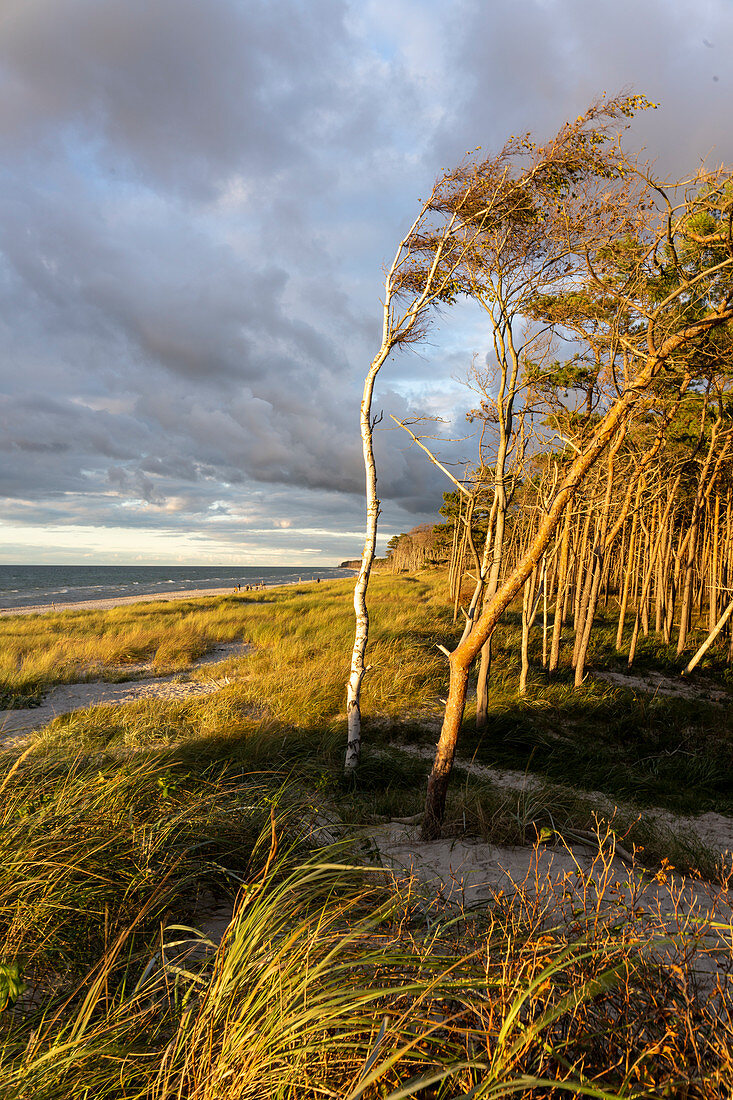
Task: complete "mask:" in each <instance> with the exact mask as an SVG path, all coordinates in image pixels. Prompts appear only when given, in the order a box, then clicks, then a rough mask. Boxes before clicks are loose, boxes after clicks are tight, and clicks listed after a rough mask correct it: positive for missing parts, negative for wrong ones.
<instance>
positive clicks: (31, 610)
mask: <svg viewBox="0 0 733 1100" xmlns="http://www.w3.org/2000/svg"><path fill="white" fill-rule="evenodd" d="M290 583H291V584H315V583H316V582H315V581H291V582H290ZM325 583H327V582H326V581H321V584H325ZM285 587H287V585H285V584H270V585H263V586H262V588H260V589H253V591H260V592H261V591H264V589H266V588H285ZM248 594H249V593H247V592H246V591H245V589H244V588H242V589H241V590H240V591H239V592H238V591H237V590H236V589H235V588H191V589H186V591H185V592H150V593H148V594H142V593H141V594H140V595H137V594H136V595H134V596H108V597H106V598H102V599H98V600H76V601H72V602H70V603H41V604H32V605H31V606H29V607H0V615H2V617H3V618H4V619H9V618H12V617H13V616H14V615H57V614H60V613H61V612H64V611H110V610H111V609H112V608H113V607H125V606H127V605H128V604H135V603H169V602H170V601H171V600H199V599H205V598H206V597H207V596H244V595H248Z"/></svg>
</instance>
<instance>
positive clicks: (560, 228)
mask: <svg viewBox="0 0 733 1100" xmlns="http://www.w3.org/2000/svg"><path fill="white" fill-rule="evenodd" d="M646 106H649V104H648V102H647V101H646V100H645V99H644V97H642V96H618V97H615V98H613V99H607V100H602V101H599V102H597V103H595V104H593V105H592V106H591V107H590V108H589V109H588V110H587V111H586V112H585V113H584V114H582V115H580V116H579V117H578V118H577V119H576V120H575V121H573V122H568V123H566V124H565V125H564V126H563V127H562V128H561V129H560V130H559V132H558V133H557V134H556V136H555V137H554V138H552V139H551V140H550V141H549V142H547V143H545V144H543V145H538V144H535V143H534V142H532V141H531V140H530V139H529V137H528V136H524V137H519V138H517V137H512V138H510V139H509V141H508V142H507V143H506V145H505V146H504V147H503V149H502V150H501V151H500V152H499V153H498V154H497V155H495V156H491V157H487V158H481V157H469V158H468V159H467V160H465V161H464V162H462V163H461V164H460V165H459V166H458V167H457V168H455V169H454V170H452V171H450V172H446V173H445V174H444V175H443V176H441V177H440V179H438V181H437V182H436V183H435V185H434V187H433V189H432V191H431V193H430V195H429V197H428V199H427V201H426V202H424V203H423V205H422V207H421V209H420V211H419V213H418V215H417V217H416V218H415V221H414V222H413V224H412V226H411V227H410V229H409V230H408V232H407V233H406V235H405V236H404V237H403V239H402V240H401V241H400V243H399V245H398V247H397V250H396V252H395V255H394V258H393V260H392V264H391V266H390V267H389V269H388V271H387V273H386V276H385V281H384V298H383V314H382V339H381V343H380V346H379V349H378V351H377V353H376V355H375V356H374V358H373V360H372V362H371V365H370V368H369V371H368V372H367V375H366V378H365V382H364V392H363V397H362V402H361V415H360V426H361V439H362V448H363V455H364V467H365V475H366V535H365V542H364V550H363V553H362V561H361V568H360V570H359V575H358V577H357V581H356V585H355V588H354V611H355V618H356V629H355V637H354V646H353V650H352V658H351V668H350V674H349V679H348V683H347V726H348V741H347V750H346V763H345V771H346V774H347V775H351V774H353V772H354V771H355V769H356V767H357V765H358V762H359V756H360V749H361V708H360V699H361V687H362V682H363V678H364V674H365V672H366V671H367V666H366V664H365V656H366V649H367V641H368V634H369V615H368V610H367V602H366V597H367V588H368V584H369V576H370V572H371V567H372V564H373V561H374V555H375V550H376V538H377V524H378V518H379V511H380V502H379V499H378V497H377V474H376V465H375V460H374V450H373V430H374V420H373V417H372V397H373V392H374V384H375V381H376V378H377V375H378V373H379V371H380V370H381V368H382V366H383V365H384V363H385V362H386V360H387V359H388V357H389V356H390V354H391V353H392V351H394V350H395V348H398V347H400V346H402V345H404V344H406V343H409V342H414V341H416V340H418V339H420V338H421V336H422V335H423V334H424V332H425V328H426V326H427V324H428V322H429V319H430V315H431V312H432V311H433V310H434V308H435V307H436V306H437V305H439V304H446V303H451V302H452V301H454V300H455V298H456V297H457V296H459V295H465V296H468V297H470V298H475V299H476V300H478V301H480V302H481V303H482V304H483V305H484V306H485V307H486V308H487V310H488V312H489V314H490V315H491V316H492V323H493V324H494V333H495V342H496V343H497V347H501V348H503V352H502V354H504V356H505V366H506V370H507V372H508V373H507V385H506V386H505V393H504V396H503V399H502V415H503V417H504V424H505V428H506V431H507V432H511V424H512V418H513V404H514V400H515V397H516V388H517V387H518V386H519V374H518V372H519V369H520V362H521V349H520V348H518V345H517V343H516V341H514V339H513V336H514V332H515V326H516V324H517V323H518V322H519V321H520V319H521V317H522V315H523V314H522V310H523V309H524V306H525V305H526V302H527V297H528V294H529V293H530V291H531V293H532V294H533V295H537V294H540V293H543V292H544V293H547V292H549V291H550V290H551V289H552V288H553V287H556V284H557V282H558V280H564V282H568V280H569V279H571V277H572V276H573V275H574V274H576V275H577V272H576V266H577V263H578V257H581V258H582V256H583V249H584V248H587V249H589V250H590V251H591V252H592V253H593V254H594V255H595V254H597V252H598V248H599V245H600V243H601V241H602V240H603V239H604V238H603V235H602V234H601V237H600V239H599V240H596V236H597V234H598V233H599V232H600V231H601V229H602V227H603V228H604V229H605V239H608V235H609V233H610V232H612V233H613V235H614V237H618V236H620V235H622V234H630V233H633V232H635V229H636V219H637V218H638V215H639V203H638V201H637V199H636V191H637V190H638V185H639V177H638V176H637V175H634V174H633V173H632V172H631V170H630V164H629V161H628V158H624V157H622V156H621V155H620V153H619V149H618V147H617V141H616V137H617V129H618V124H619V121H620V120H623V119H624V118H628V117H629V116H630V115H632V114H633V113H634V111H636V110H638V109H640V108H644V107H646ZM611 227H613V228H612V230H611ZM579 242H581V243H579ZM492 257H493V260H494V261H496V262H498V263H500V264H501V266H502V268H503V269H504V270H506V271H507V272H509V277H508V279H504V278H503V275H502V279H500V280H499V282H498V284H497V279H496V275H497V270H496V268H495V267H494V266H492ZM497 258H498V259H497ZM511 272H513V275H512V274H511ZM497 285H498V287H499V289H498V292H497ZM517 286H518V287H519V290H517ZM497 293H498V297H497ZM505 434H506V433H505ZM507 438H508V437H507ZM501 477H502V475H501V473H500V474H499V476H498V479H497V482H496V486H495V492H496V494H497V498H498V502H499V504H500V505H502V506H503V505H504V504H505V494H504V491H503V483H502V482H501ZM548 537H549V536H548ZM495 564H496V565H497V568H498V562H495V561H494V560H493V559H491V560H489V559H488V558H486V557H485V567H484V569H482V574H481V576H482V588H483V580H484V579H486V580H489V579H490V577H491V566H494V565H495ZM484 572H486V577H485V578H484ZM480 595H483V593H481V594H480ZM497 597H498V593H492V596H491V599H490V601H489V605H490V606H491V605H493V603H494V602H495V601H496V599H497ZM479 602H480V601H476V603H477V605H478V603H479ZM484 621H485V619H484V616H482V618H481V622H484ZM470 625H471V628H472V629H471V631H470V634H467V633H466V631H464V638H463V640H462V642H461V644H460V645H459V647H458V650H456V652H460V653H463V648H462V647H463V646H464V645H466V644H468V643H469V641H470V639H471V638H473V642H475V639H476V637H477V635H475V633H474V630H473V626H474V624H473V623H471V624H470ZM491 629H493V626H492V627H491ZM490 633H491V630H489V631H488V632H486V633H484V636H483V640H482V642H481V645H483V644H484V642H485V641H486V640H487V638H488V637H489V635H490ZM473 642H471V645H473ZM479 648H481V646H479ZM474 655H475V654H474ZM472 659H473V656H472V657H471V660H472ZM453 667H454V661H453V658H451V669H453ZM451 682H453V677H452V681H451ZM454 696H455V692H454V693H453V694H452V696H451V700H449V710H450V713H451V714H453V713H455V712H456V703H455V697H454ZM463 698H464V701H465V684H464V695H463ZM460 713H461V715H462V713H463V704H462V703H461V705H460ZM459 724H460V720H459ZM447 759H448V758H447V757H445V754H444V756H443V757H441V760H443V764H441V766H440V767H439V768H438V772H436V771H435V769H434V775H435V776H438V778H437V779H436V781H435V782H433V778H431V784H432V786H431V791H432V792H437V791H438V790H439V789H442V779H440V778H439V776H443V775H445V776H447V772H449V771H450V763H448V766H447V772H446V768H445V762H446V761H447ZM450 761H451V762H452V750H451V753H450ZM437 765H438V761H437V759H436V767H437ZM436 782H437V787H436ZM445 782H446V783H447V778H446V779H445ZM431 798H432V802H430V799H429V804H430V805H432V806H433V810H431V811H430V812H429V815H428V816H429V818H430V819H431V820H436V821H437V820H438V818H439V817H441V816H442V810H441V811H440V812H439V813H437V815H436V812H435V808H436V807H437V806H438V802H440V796H438V802H436V801H435V798H433V795H431ZM443 799H444V794H443Z"/></svg>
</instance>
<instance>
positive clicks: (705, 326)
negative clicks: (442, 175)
mask: <svg viewBox="0 0 733 1100" xmlns="http://www.w3.org/2000/svg"><path fill="white" fill-rule="evenodd" d="M598 146H600V154H599V153H598ZM595 149H596V155H600V156H601V157H602V156H603V154H604V149H607V146H605V145H604V135H602V134H601V135H600V137H599V139H598V140H597V145H596V147H595ZM616 157H617V158H618V159H617V165H618V176H615V175H614V173H613V171H611V173H610V174H609V177H608V201H609V203H610V204H611V205H613V203H614V201H615V200H614V190H615V188H614V186H613V185H614V184H615V183H616V182H617V180H618V181H619V182H622V183H623V186H622V187H619V196H618V198H617V200H616V201H618V206H619V210H620V209H621V199H623V201H624V202H627V203H628V202H630V201H632V202H633V204H634V206H633V209H630V210H628V211H627V213H626V215H625V220H626V229H625V230H624V232H622V233H620V232H618V228H619V225H620V224H621V222H620V221H619V219H618V217H617V216H613V217H609V218H608V220H606V221H604V222H598V221H597V222H596V224H595V225H594V226H593V227H592V229H593V233H592V236H591V237H589V236H588V235H587V234H586V233H585V225H584V223H583V221H582V220H580V219H578V218H576V217H575V214H574V212H575V210H576V206H575V204H576V201H577V197H578V188H577V186H576V184H575V181H573V184H571V185H570V186H568V187H567V189H566V191H565V193H564V195H563V196H561V198H562V203H564V202H567V209H568V214H567V219H566V226H567V230H566V231H567V236H568V247H569V251H571V252H572V254H573V255H574V256H576V257H578V258H579V259H580V261H581V263H580V266H579V267H578V268H576V269H571V270H570V271H569V272H568V277H567V280H566V286H565V287H564V288H563V290H562V293H560V294H557V295H554V296H552V295H551V296H548V297H547V298H546V299H545V300H538V301H537V302H536V303H535V311H536V314H537V315H538V316H542V317H543V318H544V320H545V321H546V323H547V324H548V325H551V326H553V327H555V328H561V329H563V330H564V331H565V332H566V333H572V335H573V336H574V338H575V339H576V340H579V341H581V342H582V343H583V344H584V345H585V346H586V347H587V348H588V347H590V348H596V349H599V351H600V361H601V363H602V364H603V365H604V366H605V369H606V372H607V375H608V376H609V378H610V382H611V388H610V389H609V393H608V398H607V401H606V403H605V405H604V407H603V408H602V409H601V410H600V411H599V412H598V414H597V415H596V417H595V419H594V421H593V423H592V425H591V426H590V428H589V430H588V433H587V435H586V437H585V439H584V440H583V441H582V443H581V444H580V445H578V446H577V447H576V455H575V458H574V459H573V461H572V462H571V463H570V464H569V466H568V467H567V468H566V471H565V473H564V476H563V477H562V478H561V479H560V480H559V481H558V484H557V486H556V487H555V488H554V490H553V492H552V493H551V494H550V496H549V498H548V499H547V501H546V504H545V510H544V514H543V516H542V518H541V520H540V521H539V523H538V525H537V527H536V530H535V531H534V534H533V535H532V537H530V538H529V541H528V543H527V544H526V546H525V548H524V550H523V552H522V553H521V554H519V556H518V557H517V559H516V561H515V562H514V564H513V565H512V567H511V569H510V570H509V572H508V574H507V575H506V576H505V577H504V580H503V582H502V583H501V585H500V587H499V588H498V590H497V592H496V594H495V595H494V596H493V598H491V599H489V600H488V601H486V602H485V604H484V608H483V611H482V613H481V615H480V617H479V618H478V620H477V622H476V623H475V625H474V628H473V630H472V631H471V632H470V633H469V634H468V636H465V634H464V637H463V639H462V640H461V641H460V643H459V644H458V646H457V647H456V648H455V649H454V650H453V652H452V653H451V654H450V655H449V665H450V686H449V693H448V700H447V704H446V709H445V715H444V720H443V726H442V730H441V735H440V739H439V742H438V747H437V751H436V756H435V761H434V763H433V769H432V772H431V775H430V779H429V781H428V793H427V800H426V807H425V816H424V820H423V835H424V836H425V837H427V838H430V837H434V836H436V835H439V833H440V828H441V823H442V820H443V816H444V812H445V797H446V792H447V787H448V780H449V776H450V772H451V768H452V764H453V757H454V753H455V747H456V743H457V739H458V735H459V731H460V727H461V722H462V719H463V711H464V707H465V702H466V690H467V685H468V674H469V669H470V666H471V664H472V662H473V661H474V659H475V658H476V656H477V654H478V653H479V652H480V650H481V647H482V646H483V645H484V643H485V642H486V640H487V639H488V638H489V637H490V635H491V633H492V631H493V630H494V629H495V628H496V625H497V624H498V622H499V620H500V618H501V616H502V615H503V613H504V611H505V610H506V608H507V607H508V606H509V604H510V603H511V601H512V600H513V599H514V598H515V596H517V595H518V593H519V592H520V591H521V590H522V588H523V587H524V585H525V583H526V582H527V581H528V579H529V578H530V576H531V575H532V573H533V572H534V571H535V569H536V568H537V566H538V563H539V562H540V561H541V559H542V557H543V555H544V554H545V552H546V550H547V547H548V545H549V543H550V540H551V539H552V537H553V535H554V533H555V531H556V530H557V528H558V526H559V525H560V523H561V521H562V520H563V519H564V517H565V516H566V511H567V508H568V506H569V505H570V504H571V502H572V501H573V499H574V497H575V495H576V494H577V492H578V489H579V488H580V487H581V485H583V483H584V481H585V479H586V477H587V475H588V473H589V471H590V470H591V469H592V467H593V466H594V464H595V463H596V462H597V460H598V459H599V458H600V456H601V455H602V454H603V452H604V451H605V449H606V448H607V447H608V446H609V445H611V447H612V454H613V452H614V451H615V449H616V445H617V444H618V442H619V437H620V436H621V435H622V434H623V433H624V432H625V431H626V429H627V425H628V423H629V419H630V417H631V415H632V413H634V412H635V410H637V409H639V408H640V407H642V408H644V409H645V412H646V413H647V414H648V413H649V410H650V409H653V407H654V406H655V402H656V401H657V400H658V399H661V401H662V402H663V403H664V402H667V400H668V397H669V389H670V379H672V380H673V384H674V387H675V388H676V389H677V392H678V394H680V395H681V394H683V393H684V392H685V390H686V389H687V388H688V387H689V386H690V383H691V381H693V380H694V379H696V378H697V379H704V378H705V376H706V372H707V364H706V362H705V355H704V351H705V347H706V345H707V343H708V342H709V339H710V334H711V333H712V332H713V331H714V330H716V329H720V328H722V327H723V326H729V323H730V321H731V320H733V234H732V231H731V230H732V225H733V185H732V177H731V173H730V172H729V171H728V170H724V169H720V170H718V171H716V172H712V173H710V172H706V171H704V170H701V172H700V173H698V175H697V176H696V177H695V178H694V179H693V180H689V181H685V182H684V183H683V184H680V185H677V186H676V187H666V188H665V187H662V186H661V185H660V184H658V183H657V182H656V181H654V180H653V179H652V178H651V177H650V176H649V175H648V173H646V172H645V171H643V170H640V169H639V168H637V167H636V166H635V165H634V164H633V162H632V161H630V160H629V158H627V157H626V156H624V155H623V153H622V152H621V151H620V150H616ZM629 176H630V177H632V178H633V180H635V181H636V183H637V185H638V186H637V189H636V190H634V189H633V188H629V186H628V182H629ZM588 178H589V179H590V181H591V183H592V184H593V185H595V182H596V179H597V177H595V178H594V176H593V170H592V166H591V165H590V164H589V166H588ZM655 200H656V201H655ZM585 201H586V200H585V199H584V200H583V202H585ZM562 203H561V204H560V205H561V206H562ZM582 205H583V203H581V209H582ZM598 215H600V216H602V215H603V207H602V206H600V207H598V208H597V216H598ZM561 223H562V216H560V218H559V219H558V224H561ZM599 228H600V229H601V230H602V231H601V232H600V233H599V232H598V231H597V230H598V229H599ZM604 235H605V240H604ZM477 244H478V245H479V246H480V242H477ZM655 453H656V450H654V448H652V451H651V452H650V457H653V456H654V454H655ZM611 465H612V463H611ZM706 472H707V471H706ZM708 483H709V484H711V485H712V483H711V482H709V479H708ZM614 526H615V525H614ZM599 537H600V539H601V542H600V544H599V546H600V547H605V546H606V545H607V544H608V542H609V541H610V537H611V536H610V533H609V532H608V531H607V530H606V529H605V528H603V529H602V530H601V532H600V536H599ZM687 560H688V559H686V561H687ZM602 564H603V563H602V560H601V561H599V564H598V572H597V573H593V574H592V575H591V578H590V585H591V592H590V593H589V595H590V594H592V589H593V585H594V584H595V582H596V581H599V578H600V577H601V576H602V572H601V568H602ZM596 596H597V587H596ZM585 621H586V624H587V622H588V620H587V619H586V620H585Z"/></svg>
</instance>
